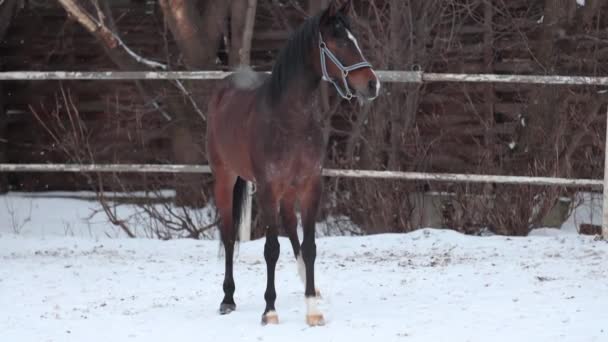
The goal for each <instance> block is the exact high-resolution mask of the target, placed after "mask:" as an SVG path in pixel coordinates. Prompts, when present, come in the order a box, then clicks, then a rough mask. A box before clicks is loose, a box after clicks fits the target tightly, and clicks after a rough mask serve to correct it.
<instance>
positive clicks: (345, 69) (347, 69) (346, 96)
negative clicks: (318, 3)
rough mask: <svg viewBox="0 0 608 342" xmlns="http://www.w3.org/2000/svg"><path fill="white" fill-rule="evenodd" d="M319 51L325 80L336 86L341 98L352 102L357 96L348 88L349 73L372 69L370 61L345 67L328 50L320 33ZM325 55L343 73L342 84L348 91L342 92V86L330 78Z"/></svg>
mask: <svg viewBox="0 0 608 342" xmlns="http://www.w3.org/2000/svg"><path fill="white" fill-rule="evenodd" d="M319 51H320V53H321V71H322V72H323V79H324V80H326V81H329V82H331V84H333V85H334V87H335V88H336V90H337V91H338V94H340V96H342V98H344V99H346V100H349V101H350V100H351V99H352V98H353V97H356V95H354V94H353V93H352V91H351V90H350V87H349V86H348V81H347V80H346V77H348V73H349V72H351V71H353V70H357V69H361V68H370V69H371V68H372V65H371V64H370V63H369V62H368V61H366V60H365V59H364V60H363V62H359V63H356V64H353V65H351V66H347V67H345V66H344V65H343V64H342V63H341V62H340V60H339V59H338V57H336V55H334V54H333V53H332V52H331V51H330V50H329V49H328V48H327V44H325V42H324V41H323V36H321V32H319ZM325 55H327V57H329V59H330V60H331V61H332V62H333V63H334V64H335V65H336V67H338V69H340V71H341V72H342V73H341V74H342V84H344V88H345V89H346V90H342V89H341V88H340V86H339V85H338V83H337V82H336V81H335V80H334V79H333V78H331V77H329V74H328V73H327V65H326V63H327V62H326V60H325ZM362 57H363V56H362Z"/></svg>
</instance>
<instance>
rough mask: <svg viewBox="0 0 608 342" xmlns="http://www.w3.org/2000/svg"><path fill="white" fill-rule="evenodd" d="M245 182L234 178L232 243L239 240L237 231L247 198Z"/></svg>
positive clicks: (239, 178)
mask: <svg viewBox="0 0 608 342" xmlns="http://www.w3.org/2000/svg"><path fill="white" fill-rule="evenodd" d="M247 192H248V191H247V181H246V180H244V179H243V178H241V177H237V178H236V183H235V184H234V189H233V190H232V222H233V225H234V230H233V232H234V235H235V236H234V241H238V239H239V229H240V228H241V222H242V220H243V211H244V210H245V202H246V199H247V196H249V194H248V193H247Z"/></svg>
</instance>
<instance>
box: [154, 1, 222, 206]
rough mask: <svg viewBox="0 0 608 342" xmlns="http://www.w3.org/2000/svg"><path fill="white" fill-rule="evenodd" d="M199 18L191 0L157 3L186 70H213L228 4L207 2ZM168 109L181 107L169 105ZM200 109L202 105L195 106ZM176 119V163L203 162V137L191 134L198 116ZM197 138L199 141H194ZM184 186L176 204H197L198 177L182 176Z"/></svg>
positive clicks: (192, 85)
mask: <svg viewBox="0 0 608 342" xmlns="http://www.w3.org/2000/svg"><path fill="white" fill-rule="evenodd" d="M204 4H205V8H204V10H203V16H202V17H201V15H200V12H199V9H198V8H197V6H196V1H195V0H160V6H161V9H162V11H163V14H164V17H165V20H166V21H167V24H168V26H169V30H170V31H171V34H172V35H173V38H174V39H175V41H176V43H177V45H178V47H179V50H180V51H181V53H182V56H183V57H184V63H185V65H186V67H187V68H188V69H189V70H205V69H215V65H216V63H215V61H216V57H217V50H218V47H219V44H220V40H221V39H222V35H223V33H224V22H225V20H226V16H227V14H228V9H229V8H230V1H226V0H208V1H205V2H204ZM184 84H185V85H186V88H187V89H195V88H196V86H197V82H184ZM171 107H173V108H176V109H177V108H179V107H183V106H181V105H179V104H172V105H171ZM198 107H199V108H204V106H203V104H199V105H198ZM174 114H175V115H176V116H177V120H176V122H175V125H174V128H173V132H172V135H173V139H172V144H173V153H174V156H175V160H176V162H178V163H184V164H193V163H201V162H203V159H204V158H203V155H202V154H201V153H200V152H203V153H204V151H201V149H200V146H204V144H203V141H204V140H203V137H202V136H201V135H198V134H195V133H194V132H193V131H192V126H193V125H192V120H198V117H196V116H194V115H192V112H191V111H184V112H174ZM197 136H200V138H197ZM180 178H181V179H184V181H185V183H186V184H185V186H183V187H178V188H177V193H176V201H177V203H178V204H188V203H192V202H195V203H196V202H198V200H197V199H198V198H199V197H200V189H199V188H200V187H199V186H196V184H197V183H199V184H200V182H197V180H198V179H200V176H197V175H184V176H182V177H180Z"/></svg>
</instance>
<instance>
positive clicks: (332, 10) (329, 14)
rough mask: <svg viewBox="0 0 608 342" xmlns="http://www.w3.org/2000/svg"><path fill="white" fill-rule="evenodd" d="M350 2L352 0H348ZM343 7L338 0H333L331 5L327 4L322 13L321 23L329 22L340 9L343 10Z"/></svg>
mask: <svg viewBox="0 0 608 342" xmlns="http://www.w3.org/2000/svg"><path fill="white" fill-rule="evenodd" d="M348 2H350V1H348ZM341 10H342V9H341V8H340V5H339V4H338V1H337V0H331V2H330V3H329V6H327V8H326V9H325V11H323V14H321V23H327V22H329V21H330V19H331V18H333V17H335V16H336V14H338V12H339V11H341Z"/></svg>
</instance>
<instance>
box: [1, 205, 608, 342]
mask: <svg viewBox="0 0 608 342" xmlns="http://www.w3.org/2000/svg"><path fill="white" fill-rule="evenodd" d="M584 196H585V195H583V197H584ZM590 198H591V197H590ZM2 202H4V203H2ZM2 204H4V205H2ZM30 204H31V207H32V210H31V215H27V213H28V212H29V209H28V208H27V207H28V206H30ZM600 205H601V203H600ZM7 208H12V210H8V209H7ZM87 208H89V209H90V208H95V203H94V202H87V201H83V200H82V199H74V198H62V199H56V198H55V199H53V200H52V201H49V200H48V199H47V198H39V197H27V196H25V195H23V194H20V195H15V194H11V195H10V196H3V197H1V198H0V218H1V220H0V259H1V263H0V265H1V266H0V331H1V332H2V337H1V340H2V341H85V340H86V341H91V342H94V341H104V342H105V341H150V342H153V341H166V340H175V341H214V340H216V339H217V340H221V341H224V340H226V341H296V342H297V341H352V342H356V341H370V340H385V341H444V340H450V341H484V342H485V341H514V340H522V341H577V342H579V341H607V340H608V326H607V325H606V322H608V296H607V293H608V282H607V281H606V278H607V277H608V263H606V260H607V259H608V243H606V242H603V241H594V239H593V237H588V236H580V235H577V234H574V233H573V231H571V230H570V231H569V230H568V229H564V228H563V229H562V230H558V229H543V230H536V231H534V234H531V236H528V237H518V238H514V237H502V236H488V237H474V236H465V235H462V234H459V233H456V232H454V231H451V230H440V229H422V230H418V231H415V232H412V233H409V234H381V235H374V236H364V237H353V236H349V237H336V236H334V237H322V238H319V239H318V240H317V251H318V253H317V263H316V265H317V268H316V269H317V272H316V274H315V278H316V283H317V287H318V288H319V289H320V291H321V294H322V300H321V302H320V309H321V311H322V312H323V313H324V315H325V319H326V321H327V324H326V325H325V326H323V327H315V328H310V327H308V326H307V325H306V324H305V317H304V315H305V311H306V304H305V301H304V298H303V286H302V283H301V281H300V279H299V277H298V274H297V262H296V260H295V258H294V257H293V253H292V252H291V248H290V245H289V242H288V240H287V239H285V238H281V239H280V243H281V247H282V249H281V256H280V259H279V262H278V265H277V281H276V288H277V294H278V298H277V311H278V315H279V321H280V324H279V325H277V326H265V327H264V326H261V325H260V318H261V314H262V310H263V308H264V298H263V293H264V289H265V278H266V266H265V262H264V257H263V244H264V241H263V240H256V241H250V242H242V243H240V244H239V246H238V250H237V253H236V254H237V256H236V262H235V281H236V295H235V299H236V301H237V311H235V312H233V313H232V314H230V315H227V316H220V315H218V314H217V309H218V307H219V303H220V301H221V298H222V295H223V293H222V279H223V272H224V266H223V263H224V262H223V255H222V253H221V249H220V245H219V243H218V241H216V240H190V239H180V240H170V241H160V240H154V239H146V238H138V239H126V238H124V237H122V236H121V235H120V234H118V233H116V229H115V228H113V227H109V226H107V223H106V224H104V223H103V222H102V217H101V216H99V217H94V222H93V223H92V224H90V225H88V224H85V223H84V222H85V221H86V220H85V219H86V217H88V216H89V215H90V212H87ZM581 208H582V210H588V209H589V210H588V212H581V213H580V214H577V212H576V211H575V213H574V214H573V215H572V217H571V218H569V220H571V221H570V223H568V224H574V222H579V223H580V221H585V222H588V221H589V220H597V218H595V219H594V216H593V215H594V214H593V210H592V209H593V207H590V206H588V205H587V204H585V205H583V206H582V207H581ZM10 213H12V214H11V215H13V216H19V217H26V216H29V218H30V220H29V221H28V222H27V223H25V224H24V225H23V227H22V229H21V230H20V231H19V233H15V232H14V229H13V228H12V227H11V224H9V223H8V222H10V221H11V220H10V219H9V218H8V215H9V214H10ZM576 215H578V216H576ZM575 216H576V217H575ZM599 217H601V216H599ZM17 221H18V220H17ZM68 223H69V224H70V225H71V229H70V232H69V233H66V232H65V228H64V227H65V225H66V224H68ZM565 228H567V227H565Z"/></svg>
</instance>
